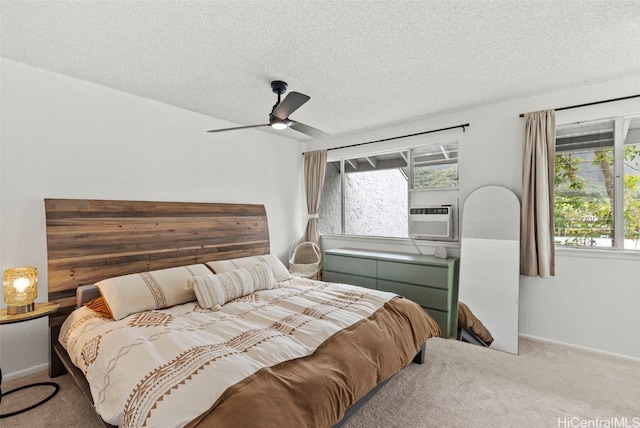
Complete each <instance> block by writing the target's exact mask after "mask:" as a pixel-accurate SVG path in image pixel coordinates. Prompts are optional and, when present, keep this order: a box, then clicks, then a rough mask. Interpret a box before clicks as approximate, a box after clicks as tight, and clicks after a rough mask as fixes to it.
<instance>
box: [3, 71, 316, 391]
mask: <svg viewBox="0 0 640 428" xmlns="http://www.w3.org/2000/svg"><path fill="white" fill-rule="evenodd" d="M1 71H2V73H1V79H2V80H1V97H2V99H1V108H2V110H1V121H2V122H1V125H2V127H1V139H0V144H1V150H0V156H1V158H0V162H1V163H0V165H1V170H0V186H1V192H0V204H1V210H0V226H1V228H0V258H1V260H2V269H3V270H4V269H7V268H9V267H15V266H23V265H33V266H36V267H37V268H38V270H39V273H40V275H39V286H38V299H37V302H44V301H46V300H47V275H46V272H47V252H46V235H45V213H44V203H43V200H44V198H86V199H89V198H91V199H121V200H158V201H191V202H246V203H256V204H264V205H265V206H266V210H267V216H268V220H269V229H270V237H271V250H272V252H273V253H275V254H277V255H278V256H279V257H280V258H281V259H282V260H283V261H286V259H287V256H288V250H289V246H290V244H291V242H292V241H293V240H294V239H298V238H300V236H301V235H302V233H303V230H304V220H306V218H303V208H302V207H303V206H304V204H303V197H304V191H303V189H302V186H300V181H299V180H300V177H301V172H300V171H301V168H302V156H301V152H302V148H303V144H302V143H299V142H297V141H294V140H290V139H284V138H282V137H279V136H276V135H272V134H267V133H264V132H260V131H256V130H247V131H238V132H232V133H225V134H207V133H206V132H205V131H206V130H207V129H212V128H216V127H222V126H233V125H232V124H229V123H228V122H224V121H221V120H219V119H214V118H211V117H207V116H204V115H200V114H196V113H193V112H189V111H186V110H182V109H178V108H175V107H171V106H168V105H165V104H161V103H158V102H155V101H151V100H148V99H144V98H140V97H136V96H133V95H130V94H125V93H123V92H119V91H115V90H112V89H108V88H105V87H101V86H97V85H93V84H89V83H86V82H83V81H80V80H77V79H72V78H69V77H65V76H62V75H59V74H54V73H50V72H45V71H42V70H39V69H36V68H33V67H30V66H27V65H24V64H21V63H17V62H13V61H10V60H5V59H3V60H2V69H1ZM0 304H1V305H2V307H4V302H0ZM48 352H49V351H48V327H47V320H46V319H39V320H33V321H28V322H23V323H18V324H10V325H2V326H0V367H1V368H2V372H3V377H4V378H5V379H10V378H12V377H17V376H20V375H24V374H27V373H29V372H32V371H35V370H39V369H43V368H45V367H46V365H47V364H48V361H49V355H48Z"/></svg>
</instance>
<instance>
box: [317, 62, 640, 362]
mask: <svg viewBox="0 0 640 428" xmlns="http://www.w3.org/2000/svg"><path fill="white" fill-rule="evenodd" d="M638 93H640V75H638V76H632V77H628V78H623V79H618V80H614V81H610V82H603V83H599V84H594V85H589V86H584V87H576V88H571V89H567V90H563V91H558V92H555V93H551V94H546V95H541V96H537V97H531V98H527V99H521V100H514V101H509V102H503V103H499V102H498V101H499V100H496V101H497V103H496V104H494V105H491V106H486V107H482V108H476V109H472V110H467V111H460V112H456V113H451V114H447V115H442V116H439V117H433V118H425V119H422V120H415V121H412V122H409V123H405V124H399V125H395V126H389V127H386V128H384V129H379V130H372V131H368V132H362V133H360V134H354V135H350V136H346V137H343V138H340V139H334V140H331V141H329V142H326V143H324V144H323V145H321V146H319V145H315V146H314V148H320V147H322V148H331V147H339V146H345V145H349V144H357V143H363V142H367V141H374V140H379V139H384V138H390V137H395V136H400V135H406V134H412V133H416V132H421V131H428V130H432V129H439V128H445V127H449V126H454V125H459V124H464V123H467V122H468V123H469V124H470V127H469V128H467V129H466V132H462V131H461V130H459V129H458V130H451V131H445V132H441V133H434V134H428V135H424V136H419V137H411V138H407V139H400V140H394V141H391V142H384V143H376V144H371V145H365V146H358V147H352V148H347V149H340V150H335V151H330V152H329V157H330V158H331V157H332V156H333V157H340V156H342V155H343V154H348V155H358V154H361V153H364V152H366V151H372V152H375V151H383V150H387V149H392V148H404V147H409V146H415V145H419V144H426V143H430V142H440V141H450V140H453V139H457V140H458V141H459V171H460V186H459V193H458V198H459V206H460V207H463V205H464V201H465V200H466V198H467V196H469V194H470V193H471V192H472V191H474V190H475V189H477V188H479V187H482V186H486V185H491V184H493V185H499V186H504V187H506V188H507V189H509V190H512V191H513V192H514V193H516V195H518V196H520V195H521V190H522V184H521V172H522V144H523V135H524V130H523V127H524V123H523V119H522V118H520V117H519V114H520V113H525V112H529V111H535V110H541V109H547V108H559V107H564V106H571V105H576V104H582V103H587V102H592V101H599V100H606V99H611V98H619V97H624V96H628V95H632V94H638ZM630 113H640V99H638V98H635V99H630V100H626V101H619V102H615V103H606V104H600V105H596V106H590V107H583V108H579V109H571V110H563V111H559V112H557V123H558V124H563V123H571V122H576V121H581V120H591V119H597V118H603V117H610V116H615V115H622V114H630ZM460 214H461V216H462V217H464V212H461V213H460ZM322 244H323V248H324V249H329V248H337V247H347V246H349V247H356V248H364V249H381V250H388V251H393V250H396V251H408V252H416V251H417V250H416V247H415V246H414V244H412V243H411V242H410V241H408V240H401V239H387V240H385V239H379V238H372V239H366V238H355V239H350V238H345V237H336V236H324V237H323V238H322ZM418 245H419V247H420V250H421V252H423V253H425V254H430V253H432V252H433V249H434V248H435V246H436V244H433V243H432V244H428V243H419V244H418ZM437 245H441V244H437ZM444 246H447V247H449V248H448V249H449V250H450V252H451V253H452V254H453V255H459V250H458V248H457V244H447V245H444ZM587 251H590V250H576V249H561V250H559V251H558V254H557V257H556V269H557V275H556V277H554V278H551V279H540V278H528V277H522V276H521V277H520V284H519V287H520V316H519V319H520V333H521V334H523V335H527V336H532V337H538V338H542V339H546V340H551V341H558V342H563V343H567V344H571V345H575V346H581V347H587V348H592V349H595V350H600V351H603V352H610V353H615V354H620V355H626V356H631V357H635V358H640V334H638V331H637V329H638V327H639V326H640V310H638V302H640V253H637V252H636V253H635V254H630V253H628V252H627V253H625V254H620V253H619V252H618V253H616V252H613V251H608V252H602V251H600V252H598V253H597V254H596V253H592V252H589V253H587ZM461 262H462V263H464V260H461ZM495 297H496V298H497V299H499V298H500V296H495Z"/></svg>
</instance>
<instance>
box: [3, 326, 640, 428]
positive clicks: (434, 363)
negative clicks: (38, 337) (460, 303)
mask: <svg viewBox="0 0 640 428" xmlns="http://www.w3.org/2000/svg"><path fill="white" fill-rule="evenodd" d="M49 380H50V379H49V378H48V376H47V375H46V373H36V374H33V375H30V376H26V377H24V378H20V379H14V380H11V381H6V382H4V383H3V384H2V391H3V392H7V391H9V390H10V389H13V388H16V387H19V386H21V385H24V384H28V383H33V382H43V381H49ZM53 381H55V382H56V383H58V384H59V385H60V392H59V393H58V394H57V395H56V396H55V397H54V398H53V399H52V400H50V401H49V402H47V403H45V404H43V405H42V406H40V407H38V408H36V409H33V410H31V411H29V412H26V413H23V414H20V415H16V416H11V417H9V418H5V419H2V421H0V425H1V426H12V427H30V428H39V427H42V428H44V427H47V428H49V427H65V428H66V427H69V428H74V427H78V428H93V427H100V426H102V425H101V423H100V419H99V418H98V417H97V416H96V415H95V413H94V412H93V409H92V407H91V405H90V404H89V402H88V401H87V399H86V398H84V397H83V396H82V394H81V393H80V390H79V389H78V388H77V387H76V386H75V384H74V383H73V381H72V379H71V378H70V376H69V375H64V376H61V377H58V378H55V379H53ZM51 390H52V388H51V387H37V388H31V389H27V390H24V391H20V392H18V393H15V394H11V395H9V396H6V397H4V398H3V399H2V402H1V403H0V413H2V414H6V413H9V412H12V411H15V410H16V409H18V408H21V407H24V406H26V405H29V404H32V403H34V402H36V401H38V400H39V399H41V398H43V397H45V396H46V395H47V394H48V393H49V392H50V391H51ZM5 424H6V425H5ZM598 424H599V425H598ZM257 426H259V424H258V425H257ZM488 426H489V427H536V428H538V427H556V428H557V427H560V428H565V427H566V428H569V427H579V426H589V427H591V426H597V427H613V426H618V427H625V428H631V427H634V428H640V362H638V361H633V360H627V359H621V358H616V357H611V356H606V355H600V354H594V353H590V352H587V351H582V350H577V349H574V348H569V347H564V346H560V345H552V344H546V343H540V342H534V341H530V340H524V339H521V340H520V355H518V356H516V355H511V354H507V353H503V352H499V351H494V350H490V349H485V348H480V347H478V346H473V345H470V344H467V343H462V342H457V341H455V340H445V339H440V338H435V339H430V340H429V341H428V342H427V353H426V362H425V364H423V365H417V364H411V365H409V366H408V367H407V368H406V369H404V370H403V371H402V372H401V373H399V374H398V375H397V376H395V377H394V378H393V379H391V381H389V382H388V383H387V384H386V385H385V386H384V387H383V388H382V389H380V391H379V392H378V393H377V394H376V395H375V396H374V397H373V398H372V399H371V400H369V402H367V403H366V404H365V405H364V406H363V407H362V408H361V409H360V410H359V411H358V412H357V413H356V414H355V415H353V416H352V417H351V418H350V419H349V420H348V421H347V422H346V423H345V425H344V428H374V427H384V428H391V427H405V428H410V427H415V428H421V427H424V428H428V427H488Z"/></svg>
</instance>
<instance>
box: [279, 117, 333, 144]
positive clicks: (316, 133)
mask: <svg viewBox="0 0 640 428" xmlns="http://www.w3.org/2000/svg"><path fill="white" fill-rule="evenodd" d="M289 128H291V129H294V130H296V131H298V132H302V133H303V134H307V135H308V136H310V137H313V138H315V139H317V140H326V139H327V138H329V137H331V135H329V134H327V133H326V132H324V131H321V130H319V129H316V128H313V127H311V126H309V125H305V124H304V123H300V122H296V121H295V120H292V121H291V124H290V125H289Z"/></svg>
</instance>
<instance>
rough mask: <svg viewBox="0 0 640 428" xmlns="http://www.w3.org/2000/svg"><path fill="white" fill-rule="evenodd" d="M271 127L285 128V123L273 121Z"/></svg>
mask: <svg viewBox="0 0 640 428" xmlns="http://www.w3.org/2000/svg"><path fill="white" fill-rule="evenodd" d="M271 127H272V128H273V129H287V124H286V123H284V122H274V123H272V124H271Z"/></svg>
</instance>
